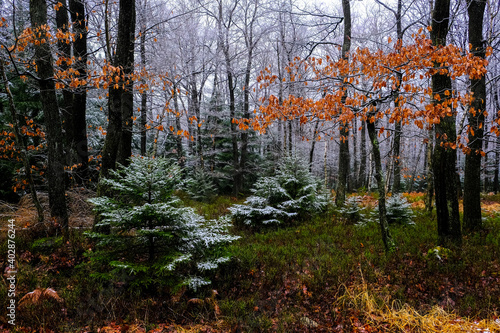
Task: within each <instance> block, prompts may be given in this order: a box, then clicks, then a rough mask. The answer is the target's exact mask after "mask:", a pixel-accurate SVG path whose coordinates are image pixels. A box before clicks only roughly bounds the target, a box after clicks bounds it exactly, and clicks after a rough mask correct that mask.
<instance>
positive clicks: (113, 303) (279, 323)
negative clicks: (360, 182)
mask: <svg viewBox="0 0 500 333" xmlns="http://www.w3.org/2000/svg"><path fill="white" fill-rule="evenodd" d="M184 199H185V198H184ZM493 199H495V200H496V199H497V198H492V197H491V196H489V197H488V204H487V207H490V206H492V205H494V204H498V202H497V201H494V200H493ZM420 200H421V199H420V198H419V197H418V196H414V197H412V202H415V203H418V202H419V201H420ZM498 200H499V201H500V199H498ZM186 202H187V204H189V205H190V206H192V207H194V208H195V209H196V210H197V211H198V212H199V213H201V214H203V215H205V217H207V218H216V217H218V216H220V215H223V214H226V213H227V207H229V206H230V205H232V204H234V203H235V202H237V200H236V199H234V198H231V197H217V198H215V200H214V201H213V202H211V203H199V202H195V201H189V200H186ZM487 207H486V208H487ZM492 207H495V206H492ZM415 213H416V217H415V224H414V225H392V226H391V232H392V234H393V237H394V239H395V241H396V244H397V247H398V248H397V251H396V252H395V253H393V254H390V255H386V254H385V253H384V250H383V244H382V240H381V238H380V232H379V229H378V225H377V224H376V223H374V222H368V223H366V224H364V225H354V224H346V223H345V222H344V219H342V218H339V217H337V214H336V213H335V212H334V211H333V210H331V211H329V212H327V213H325V214H323V215H321V216H316V217H314V218H312V219H310V220H308V221H305V222H303V223H302V224H299V225H295V226H293V227H289V228H276V229H274V230H269V231H267V232H262V233H253V232H250V231H249V230H234V231H235V232H236V233H238V234H239V235H240V236H241V239H240V240H239V241H237V242H235V243H234V244H233V245H231V247H230V252H231V253H232V255H233V259H232V260H231V261H230V262H229V263H227V264H225V265H223V266H222V267H221V268H220V269H219V270H218V271H217V272H214V273H213V276H212V282H213V284H212V285H211V286H210V288H208V289H206V290H205V291H204V292H202V293H201V294H193V293H191V292H189V291H187V290H180V291H179V293H178V294H176V295H173V296H170V295H166V294H162V292H161V290H160V291H156V292H154V293H147V292H144V291H143V292H142V293H140V292H138V291H135V290H131V289H130V288H128V287H127V285H125V284H116V283H115V284H113V283H109V282H105V281H100V280H97V279H93V278H89V276H90V274H91V271H89V267H88V266H86V265H85V264H84V263H85V261H86V258H85V256H84V252H85V251H86V250H87V249H88V248H90V247H91V246H92V244H91V243H89V241H88V240H87V239H86V238H85V237H83V236H82V233H81V231H79V230H75V231H74V233H73V235H72V242H71V243H70V244H62V243H61V242H60V241H59V238H58V237H57V236H54V237H50V236H49V237H46V235H44V238H43V239H42V240H38V241H36V242H35V241H34V240H33V239H31V238H29V237H31V234H30V235H28V234H27V235H22V234H21V233H20V234H19V235H18V238H19V241H18V243H17V246H18V248H17V253H18V264H19V268H18V271H19V273H18V293H19V296H22V295H24V294H26V293H27V292H30V291H32V290H35V289H36V288H48V287H51V288H53V289H55V290H56V291H57V292H58V294H59V296H60V297H62V298H64V300H65V303H64V310H62V308H61V306H60V305H59V304H48V305H46V306H45V307H44V308H43V309H40V308H36V307H35V308H34V309H32V313H34V314H35V315H34V316H31V317H28V316H25V317H24V319H23V318H22V317H21V318H19V320H20V322H21V323H23V325H25V326H29V327H31V328H39V327H40V326H41V325H42V322H40V321H39V322H37V318H38V320H41V319H40V318H42V317H43V320H44V322H43V325H44V326H43V327H44V328H48V329H59V330H63V331H69V330H74V329H70V327H86V329H87V330H92V329H94V330H95V329H97V328H99V327H100V328H102V327H104V326H107V327H123V326H124V325H128V326H129V327H134V329H136V330H138V331H141V330H142V331H145V330H146V329H148V330H153V331H154V330H156V331H161V330H164V331H168V330H169V329H175V330H177V331H180V332H182V331H185V332H191V331H192V332H199V331H201V332H202V331H207V330H212V331H218V332H225V331H231V330H233V329H236V328H239V329H240V330H241V331H243V332H254V331H264V332H265V331H270V332H292V331H336V330H337V331H341V330H344V331H362V330H365V331H369V330H371V331H372V332H377V331H379V332H401V331H405V330H406V331H411V332H431V331H433V330H434V331H436V330H438V331H439V330H442V331H449V332H452V331H453V330H454V329H455V331H456V330H457V325H458V326H460V327H462V328H464V329H465V330H472V329H474V330H475V329H476V328H477V329H486V328H489V329H490V331H491V332H494V331H495V330H496V331H498V330H500V323H498V320H497V322H495V321H494V319H496V318H498V315H499V311H500V214H497V213H496V212H495V211H494V210H490V209H485V221H484V227H485V229H484V230H483V231H482V232H479V233H476V234H471V235H466V236H465V237H464V242H463V246H462V248H461V249H449V250H447V252H446V256H442V257H441V259H438V258H437V257H436V256H435V255H433V253H434V252H433V250H434V249H435V248H436V246H437V242H436V234H437V232H436V226H435V222H434V217H433V216H432V215H428V214H427V213H425V212H423V211H421V210H416V211H415ZM2 237H4V235H2ZM0 249H2V251H4V249H5V238H1V239H0ZM4 253H5V251H4ZM0 260H3V258H0ZM4 289H5V285H4V284H0V294H5V293H6V290H4ZM212 290H217V294H215V293H213V292H212ZM0 299H2V300H0V306H2V307H4V305H6V303H5V302H6V301H4V300H3V298H0ZM18 300H19V299H18ZM33 311H34V312H33ZM36 311H39V313H37V312H36ZM51 311H52V312H51ZM37 314H38V316H37ZM47 314H52V315H54V317H53V318H55V319H53V320H49V319H47V318H51V317H50V316H47ZM23 320H24V321H23ZM0 325H2V324H1V323H0ZM495 325H496V326H495ZM0 327H1V326H0ZM104 331H105V330H104Z"/></svg>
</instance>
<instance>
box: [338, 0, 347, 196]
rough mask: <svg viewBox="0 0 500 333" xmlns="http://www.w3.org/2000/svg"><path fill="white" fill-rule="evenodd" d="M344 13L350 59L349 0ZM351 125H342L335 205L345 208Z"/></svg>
mask: <svg viewBox="0 0 500 333" xmlns="http://www.w3.org/2000/svg"><path fill="white" fill-rule="evenodd" d="M342 11H343V13H344V41H343V44H342V58H343V59H345V60H348V59H349V51H350V50H351V5H350V3H349V0H342ZM343 88H344V95H343V96H342V100H341V104H342V107H343V105H344V104H345V101H346V98H347V87H343ZM349 165H350V161H349V125H348V124H340V151H339V176H338V181H337V189H336V191H335V192H336V194H335V205H337V206H343V205H344V202H345V197H346V191H347V178H348V175H349Z"/></svg>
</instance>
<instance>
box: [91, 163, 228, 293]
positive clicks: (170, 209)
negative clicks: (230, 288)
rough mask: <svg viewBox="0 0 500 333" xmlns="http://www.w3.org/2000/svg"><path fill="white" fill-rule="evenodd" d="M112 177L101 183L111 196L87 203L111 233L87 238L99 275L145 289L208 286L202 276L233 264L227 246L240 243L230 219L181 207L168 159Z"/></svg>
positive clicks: (173, 168)
mask: <svg viewBox="0 0 500 333" xmlns="http://www.w3.org/2000/svg"><path fill="white" fill-rule="evenodd" d="M111 176H112V177H111V178H110V179H103V180H102V181H103V182H105V185H107V186H108V187H109V188H110V190H111V191H112V192H113V196H111V197H106V196H103V197H98V198H94V199H90V200H89V201H90V202H92V203H93V204H94V205H95V208H94V209H95V212H96V213H98V214H99V215H100V218H101V219H100V222H99V224H98V225H97V227H98V228H96V229H97V230H109V231H110V232H109V233H105V232H100V231H94V232H91V233H88V236H89V237H91V238H92V239H94V240H95V241H96V248H95V249H94V250H93V251H92V252H90V254H89V256H90V259H91V262H92V263H94V264H97V265H98V266H99V267H100V268H102V269H103V270H102V271H101V272H104V273H98V275H99V276H100V277H102V278H105V279H111V280H115V281H121V282H127V283H130V284H131V285H139V286H145V287H147V286H149V285H168V286H170V287H178V286H180V285H182V284H187V285H189V286H190V287H191V288H192V289H196V288H197V287H199V286H201V285H205V284H208V283H209V281H208V280H206V279H205V278H203V277H202V276H203V273H204V272H205V271H207V270H211V269H214V268H216V267H217V266H218V264H219V263H222V262H224V261H227V260H229V258H228V257H227V256H224V254H225V250H224V245H226V244H228V243H229V242H231V241H233V240H235V239H236V238H237V237H235V236H231V235H228V234H227V226H228V224H229V219H227V218H226V219H224V218H221V219H219V220H212V221H205V219H204V218H203V217H201V216H200V215H198V214H196V213H195V211H194V210H193V209H192V208H186V207H182V206H181V202H180V200H179V199H178V198H176V197H175V196H174V195H173V191H174V190H175V187H176V185H177V184H178V182H179V176H180V170H179V167H178V166H177V165H175V164H173V163H171V162H170V161H168V160H166V159H162V158H155V159H152V158H142V157H136V158H133V159H132V161H131V164H130V165H129V166H128V167H119V168H118V170H117V171H115V172H111ZM108 270H109V272H108Z"/></svg>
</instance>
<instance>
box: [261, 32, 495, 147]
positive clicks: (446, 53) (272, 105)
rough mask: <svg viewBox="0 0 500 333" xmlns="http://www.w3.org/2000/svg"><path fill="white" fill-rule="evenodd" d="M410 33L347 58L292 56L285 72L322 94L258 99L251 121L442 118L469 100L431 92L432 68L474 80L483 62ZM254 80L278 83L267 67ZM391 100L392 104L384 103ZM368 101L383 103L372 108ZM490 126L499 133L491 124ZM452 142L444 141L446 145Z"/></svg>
mask: <svg viewBox="0 0 500 333" xmlns="http://www.w3.org/2000/svg"><path fill="white" fill-rule="evenodd" d="M413 37H414V39H413V42H412V43H411V44H407V45H401V43H397V42H396V43H392V45H393V48H392V50H391V51H389V52H383V51H382V50H377V51H371V50H369V49H368V48H358V49H356V50H355V51H354V52H352V53H351V54H350V55H349V61H347V60H346V59H338V60H334V59H332V58H331V57H328V56H326V57H325V58H323V59H322V58H315V57H312V58H309V59H297V58H296V59H294V61H293V62H291V63H290V64H289V66H288V69H287V70H288V72H289V73H291V75H290V77H295V79H294V80H295V81H296V80H297V77H298V76H299V75H298V73H300V78H302V79H303V80H304V83H308V86H309V87H311V85H312V84H314V83H317V85H318V88H317V91H318V93H319V94H320V95H322V97H321V98H317V99H313V98H305V97H299V96H294V95H289V96H287V97H285V98H283V101H282V102H281V103H280V101H279V99H278V98H277V97H276V96H274V95H271V96H268V97H266V98H262V99H261V106H260V107H259V109H258V110H256V112H255V113H256V115H255V118H253V119H252V121H251V126H252V127H253V129H254V130H257V131H260V132H265V131H266V129H267V127H268V126H269V125H270V124H272V123H273V122H275V121H277V120H290V119H300V123H301V124H304V123H307V122H309V121H311V120H313V119H320V120H322V121H334V122H337V123H342V124H344V125H345V124H350V123H351V122H352V121H353V119H354V118H355V117H358V118H360V119H363V120H368V121H370V122H373V121H375V120H377V119H381V118H383V117H387V118H388V120H389V122H390V123H394V122H397V121H401V122H402V123H403V125H408V124H410V123H413V124H415V125H416V126H418V127H419V128H421V129H423V128H424V127H428V126H432V125H434V124H438V123H439V122H440V121H441V119H442V118H443V117H448V116H452V115H453V114H454V112H455V111H454V110H455V108H456V107H457V106H458V104H459V103H462V104H464V105H469V104H470V102H471V101H472V96H470V94H460V93H458V92H456V91H445V92H443V93H441V94H435V95H433V94H432V89H431V88H430V87H428V85H427V84H426V83H425V82H428V80H429V79H430V78H431V76H432V75H434V74H437V73H439V74H444V75H449V76H450V77H451V78H452V79H455V78H457V77H460V76H468V77H469V78H470V79H478V78H480V77H482V76H484V75H485V74H486V65H487V64H488V62H487V60H485V59H482V58H480V57H475V56H474V55H472V54H471V53H470V52H464V50H461V49H460V48H458V47H457V46H454V45H447V46H444V47H439V48H437V47H435V46H433V45H432V42H431V41H430V40H429V39H428V38H426V36H425V35H424V34H423V33H422V31H420V33H419V34H417V35H414V36H413ZM490 53H491V49H489V50H488V54H490ZM304 78H307V79H304ZM257 81H258V83H259V87H260V88H261V89H264V88H268V87H271V86H273V85H276V84H278V82H277V81H278V80H277V76H276V75H273V73H272V70H271V68H265V69H264V70H262V71H261V72H260V75H259V76H258V78H257ZM396 93H397V95H396ZM396 96H398V97H397V99H395V97H396ZM342 101H345V102H343V103H342ZM392 101H394V105H395V106H390V105H392V104H391V103H389V102H392ZM373 102H377V103H383V104H385V106H384V107H383V108H377V109H376V108H375V107H374V106H373ZM498 123H499V124H500V121H499V122H498ZM383 131H384V128H381V132H383ZM493 131H495V132H497V133H500V130H498V129H497V128H495V129H494V130H493ZM454 146H456V144H455V143H450V147H451V148H454Z"/></svg>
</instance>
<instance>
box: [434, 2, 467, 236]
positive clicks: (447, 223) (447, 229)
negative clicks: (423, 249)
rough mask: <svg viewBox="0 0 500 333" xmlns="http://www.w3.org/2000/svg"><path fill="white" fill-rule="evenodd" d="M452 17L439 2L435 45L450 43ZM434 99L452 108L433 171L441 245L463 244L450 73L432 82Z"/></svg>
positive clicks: (440, 128) (442, 126)
mask: <svg viewBox="0 0 500 333" xmlns="http://www.w3.org/2000/svg"><path fill="white" fill-rule="evenodd" d="M449 16H450V0H436V1H435V3H434V10H433V12H432V31H431V39H432V42H433V44H434V45H435V46H437V47H440V46H443V45H445V44H446V36H447V34H448V24H449ZM431 86H432V94H433V96H436V95H439V96H440V101H439V102H438V101H434V103H435V105H436V107H443V108H448V109H449V111H443V115H442V117H441V122H440V123H439V124H436V128H435V130H436V145H435V150H434V158H433V161H432V168H433V173H434V188H435V198H436V199H435V200H436V214H437V229H438V238H439V243H440V244H441V245H447V243H449V242H450V241H452V242H453V243H455V244H459V243H461V240H462V232H461V226H460V215H459V210H458V194H457V193H458V184H457V172H456V165H457V155H456V150H455V149H452V148H451V147H449V146H448V144H449V143H455V141H456V125H455V113H454V111H453V110H452V109H451V108H452V106H451V105H448V104H447V101H448V100H449V98H448V95H447V94H446V91H448V92H451V91H452V85H451V78H450V77H449V76H448V75H447V74H441V73H438V74H435V75H433V76H432V79H431Z"/></svg>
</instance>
